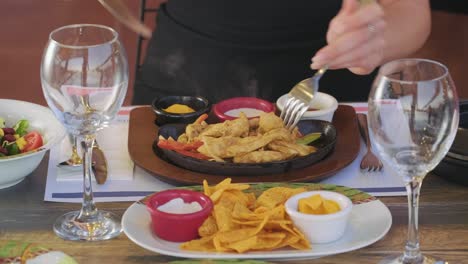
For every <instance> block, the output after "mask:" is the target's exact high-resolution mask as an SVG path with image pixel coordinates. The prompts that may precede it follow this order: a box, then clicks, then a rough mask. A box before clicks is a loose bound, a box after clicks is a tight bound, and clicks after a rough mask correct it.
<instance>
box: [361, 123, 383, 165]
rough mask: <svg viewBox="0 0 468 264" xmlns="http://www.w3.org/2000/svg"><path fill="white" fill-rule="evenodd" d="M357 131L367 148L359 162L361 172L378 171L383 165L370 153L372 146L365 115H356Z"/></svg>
mask: <svg viewBox="0 0 468 264" xmlns="http://www.w3.org/2000/svg"><path fill="white" fill-rule="evenodd" d="M357 118H358V123H359V130H360V131H361V135H362V137H363V138H364V141H365V142H366V146H367V153H366V155H364V157H363V158H362V160H361V170H367V171H380V170H382V168H383V164H382V162H381V161H380V159H379V158H377V156H376V155H375V154H374V153H372V150H371V149H372V146H371V142H370V139H369V130H368V129H369V128H368V125H367V116H366V115H365V114H357Z"/></svg>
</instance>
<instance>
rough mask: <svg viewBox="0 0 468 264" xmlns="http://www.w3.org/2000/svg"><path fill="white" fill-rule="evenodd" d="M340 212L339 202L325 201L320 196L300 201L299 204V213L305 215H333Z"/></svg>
mask: <svg viewBox="0 0 468 264" xmlns="http://www.w3.org/2000/svg"><path fill="white" fill-rule="evenodd" d="M340 210H341V208H340V205H339V204H338V203H337V202H335V201H333V200H328V199H324V198H322V196H320V194H316V195H312V196H310V197H306V198H302V199H299V202H298V211H299V212H301V213H304V214H333V213H336V212H338V211H340Z"/></svg>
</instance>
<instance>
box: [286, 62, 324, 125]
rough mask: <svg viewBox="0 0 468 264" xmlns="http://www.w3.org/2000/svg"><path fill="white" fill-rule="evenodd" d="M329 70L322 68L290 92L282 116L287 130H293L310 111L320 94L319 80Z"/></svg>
mask: <svg viewBox="0 0 468 264" xmlns="http://www.w3.org/2000/svg"><path fill="white" fill-rule="evenodd" d="M327 69H328V67H327V66H324V67H322V68H320V69H319V70H318V71H317V72H316V73H315V74H314V76H312V77H311V78H307V79H305V80H302V81H301V82H299V83H298V84H296V85H294V87H293V88H292V89H291V91H289V99H288V100H287V101H286V103H285V104H284V106H283V110H282V111H281V115H280V117H281V119H283V122H284V125H285V126H286V128H288V129H293V128H294V127H295V126H296V125H297V123H298V122H299V120H300V119H301V117H302V115H303V114H304V113H305V112H306V111H307V109H309V107H310V104H311V102H312V99H313V98H314V95H315V94H316V93H317V92H318V88H319V80H320V78H321V77H322V75H323V74H324V73H325V72H326V71H327Z"/></svg>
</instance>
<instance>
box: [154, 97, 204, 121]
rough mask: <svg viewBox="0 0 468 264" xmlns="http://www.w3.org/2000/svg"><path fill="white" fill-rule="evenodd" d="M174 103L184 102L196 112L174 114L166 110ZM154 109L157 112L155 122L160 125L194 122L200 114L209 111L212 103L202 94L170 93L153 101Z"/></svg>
mask: <svg viewBox="0 0 468 264" xmlns="http://www.w3.org/2000/svg"><path fill="white" fill-rule="evenodd" d="M173 104H183V105H186V106H189V107H190V108H192V109H193V110H195V112H192V113H187V114H174V113H169V112H166V111H164V109H165V108H168V107H169V106H171V105H173ZM151 106H152V108H153V111H154V112H155V113H156V120H155V123H156V125H158V126H162V125H164V124H170V123H181V124H190V123H193V122H194V121H195V120H196V119H197V118H198V117H199V116H201V115H202V114H204V113H208V112H209V111H210V109H211V105H210V103H209V102H208V100H207V99H206V98H203V97H201V96H178V95H168V96H164V97H157V98H155V99H154V100H153V103H152V105H151Z"/></svg>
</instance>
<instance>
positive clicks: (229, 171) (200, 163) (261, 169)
mask: <svg viewBox="0 0 468 264" xmlns="http://www.w3.org/2000/svg"><path fill="white" fill-rule="evenodd" d="M186 126H187V125H186V124H167V125H164V126H161V127H160V128H159V135H161V136H163V137H164V138H168V137H173V138H175V139H177V138H178V136H179V135H181V134H182V133H184V132H185V127H186ZM298 127H299V131H300V132H301V133H302V134H303V135H306V134H309V133H313V132H321V133H322V136H321V137H320V139H318V140H316V141H314V142H313V143H312V144H311V145H312V146H315V147H317V148H318V150H317V151H316V152H314V153H311V154H309V155H307V156H304V157H298V158H294V159H290V160H285V161H275V162H268V163H232V162H216V161H207V160H199V159H195V158H192V157H188V156H185V155H182V154H179V153H177V152H175V151H172V150H167V149H161V148H159V147H158V146H157V144H158V139H156V140H155V141H154V144H153V151H154V152H155V153H156V155H158V156H159V157H160V158H162V159H164V160H165V161H167V162H170V163H172V164H174V165H176V166H178V167H182V168H185V169H188V170H191V171H197V172H201V173H208V174H215V175H229V176H235V175H239V176H253V175H265V174H276V173H285V172H288V171H290V170H293V169H300V168H304V167H307V166H310V165H312V164H314V163H317V162H319V161H320V160H322V159H323V158H325V157H326V156H327V155H328V154H329V153H330V152H331V151H332V150H333V148H334V146H335V143H336V129H335V127H334V126H333V125H332V123H330V122H327V121H320V120H303V121H300V122H299V124H298Z"/></svg>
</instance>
